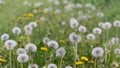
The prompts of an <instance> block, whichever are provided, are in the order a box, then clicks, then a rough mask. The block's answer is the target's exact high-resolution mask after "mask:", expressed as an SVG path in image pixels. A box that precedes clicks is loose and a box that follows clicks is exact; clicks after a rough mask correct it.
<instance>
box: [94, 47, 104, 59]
mask: <svg viewBox="0 0 120 68" xmlns="http://www.w3.org/2000/svg"><path fill="white" fill-rule="evenodd" d="M103 54H104V50H103V49H102V48H101V47H95V48H93V49H92V55H93V56H94V57H101V56H103Z"/></svg>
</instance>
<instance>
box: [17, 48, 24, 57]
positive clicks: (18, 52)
mask: <svg viewBox="0 0 120 68" xmlns="http://www.w3.org/2000/svg"><path fill="white" fill-rule="evenodd" d="M16 53H17V55H19V54H26V50H25V49H24V48H18V49H17V51H16Z"/></svg>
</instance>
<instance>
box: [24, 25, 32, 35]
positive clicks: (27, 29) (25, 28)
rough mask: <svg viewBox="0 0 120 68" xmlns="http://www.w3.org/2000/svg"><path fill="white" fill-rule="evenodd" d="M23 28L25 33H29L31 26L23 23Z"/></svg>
mask: <svg viewBox="0 0 120 68" xmlns="http://www.w3.org/2000/svg"><path fill="white" fill-rule="evenodd" d="M24 30H25V34H26V35H31V33H32V30H33V28H32V26H30V25H25V27H24Z"/></svg>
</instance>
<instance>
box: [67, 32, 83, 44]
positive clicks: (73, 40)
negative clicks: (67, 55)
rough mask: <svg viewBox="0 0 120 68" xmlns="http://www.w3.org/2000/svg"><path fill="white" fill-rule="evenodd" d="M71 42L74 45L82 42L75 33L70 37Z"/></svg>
mask: <svg viewBox="0 0 120 68" xmlns="http://www.w3.org/2000/svg"><path fill="white" fill-rule="evenodd" d="M69 40H70V41H71V42H73V43H79V42H80V41H81V37H80V35H78V34H76V33H74V32H73V33H71V34H70V35H69Z"/></svg>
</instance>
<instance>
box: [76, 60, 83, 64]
mask: <svg viewBox="0 0 120 68" xmlns="http://www.w3.org/2000/svg"><path fill="white" fill-rule="evenodd" d="M75 64H76V65H81V64H83V62H82V61H78V62H76V63H75Z"/></svg>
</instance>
